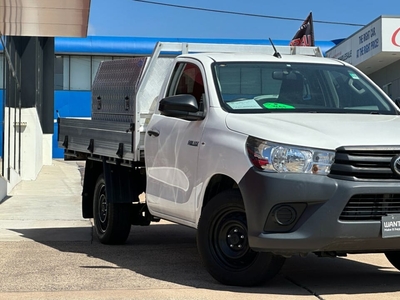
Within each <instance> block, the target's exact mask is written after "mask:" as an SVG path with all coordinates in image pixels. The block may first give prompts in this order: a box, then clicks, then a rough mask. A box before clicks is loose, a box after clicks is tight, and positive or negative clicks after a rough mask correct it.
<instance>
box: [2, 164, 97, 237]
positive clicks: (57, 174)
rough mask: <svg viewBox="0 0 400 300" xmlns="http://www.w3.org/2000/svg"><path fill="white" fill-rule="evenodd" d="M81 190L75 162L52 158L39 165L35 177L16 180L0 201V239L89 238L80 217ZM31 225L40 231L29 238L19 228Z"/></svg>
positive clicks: (87, 226)
mask: <svg viewBox="0 0 400 300" xmlns="http://www.w3.org/2000/svg"><path fill="white" fill-rule="evenodd" d="M81 192H82V185H81V175H80V171H79V165H78V163H77V162H65V161H62V160H53V164H52V165H50V166H43V168H42V170H41V172H40V173H39V176H38V178H37V179H36V180H34V181H22V182H20V183H19V184H18V185H17V186H16V187H15V188H14V189H13V190H12V191H11V192H10V193H9V195H8V196H7V197H6V198H5V199H4V200H3V201H2V203H1V205H0V241H15V240H27V239H33V240H35V241H39V242H41V241H71V240H73V241H90V240H91V239H92V225H91V222H90V220H85V219H83V218H82V212H81V198H80V195H81ZM32 228H41V229H42V230H40V231H38V233H37V234H38V236H30V237H29V238H27V237H24V236H23V235H21V234H20V230H21V229H32ZM55 228H65V229H69V230H65V231H62V230H57V231H56V230H55ZM46 229H47V230H46ZM69 231H73V234H72V235H71V234H70V232H69ZM63 232H64V233H65V234H63Z"/></svg>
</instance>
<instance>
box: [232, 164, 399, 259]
mask: <svg viewBox="0 0 400 300" xmlns="http://www.w3.org/2000/svg"><path fill="white" fill-rule="evenodd" d="M239 188H240V190H241V193H242V196H243V199H244V204H245V208H246V213H247V223H248V230H249V243H250V246H251V247H252V248H253V249H254V250H257V251H266V252H274V253H280V254H288V255H291V254H298V253H308V252H320V251H321V252H328V251H329V252H345V253H369V252H383V251H386V250H400V238H397V237H394V238H382V230H381V227H382V225H381V221H380V220H363V221H355V220H351V221H343V220H340V219H339V218H340V215H341V213H342V211H343V209H344V208H345V206H346V204H347V203H348V201H349V199H350V198H351V197H352V196H353V195H360V194H400V184H399V183H396V182H355V181H344V180H336V179H332V178H329V177H326V176H318V175H311V174H310V175H308V174H276V173H266V172H260V171H256V170H254V169H250V170H249V171H248V172H247V174H246V175H245V176H244V177H243V179H242V180H241V182H240V183H239ZM282 203H289V204H293V205H294V206H296V203H300V204H302V205H304V210H303V211H301V213H300V216H298V219H296V221H295V224H293V226H291V227H290V228H289V229H288V230H285V229H283V230H281V231H279V230H269V227H268V226H269V225H268V224H272V223H273V222H272V221H271V211H272V210H273V209H274V207H276V206H277V205H279V204H282ZM268 218H269V222H268V223H267V219H268ZM275 225H276V226H275V227H274V229H279V224H275Z"/></svg>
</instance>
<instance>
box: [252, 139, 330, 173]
mask: <svg viewBox="0 0 400 300" xmlns="http://www.w3.org/2000/svg"><path fill="white" fill-rule="evenodd" d="M246 146H247V153H248V155H249V158H250V161H251V162H252V164H253V165H254V166H255V167H257V168H259V169H261V170H266V171H272V172H292V173H309V174H320V175H328V174H329V172H330V170H331V165H332V163H333V161H334V158H335V152H333V151H325V150H320V149H311V148H303V147H297V146H292V145H283V144H275V143H271V142H268V141H263V140H260V139H257V138H254V137H249V138H248V139H247V144H246Z"/></svg>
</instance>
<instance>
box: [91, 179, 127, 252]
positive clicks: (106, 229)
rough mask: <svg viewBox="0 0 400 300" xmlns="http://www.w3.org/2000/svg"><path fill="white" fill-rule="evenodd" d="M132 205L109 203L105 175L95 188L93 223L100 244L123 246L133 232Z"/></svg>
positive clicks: (98, 180)
mask: <svg viewBox="0 0 400 300" xmlns="http://www.w3.org/2000/svg"><path fill="white" fill-rule="evenodd" d="M130 208H131V204H130V203H108V202H107V193H106V183H105V180H104V177H103V174H101V175H100V176H99V178H98V179H97V182H96V186H95V188H94V197H93V221H94V227H95V231H96V234H97V237H98V238H99V240H100V242H101V243H103V244H123V243H125V241H126V239H127V238H128V236H129V232H130V230H131V221H130V211H131V209H130Z"/></svg>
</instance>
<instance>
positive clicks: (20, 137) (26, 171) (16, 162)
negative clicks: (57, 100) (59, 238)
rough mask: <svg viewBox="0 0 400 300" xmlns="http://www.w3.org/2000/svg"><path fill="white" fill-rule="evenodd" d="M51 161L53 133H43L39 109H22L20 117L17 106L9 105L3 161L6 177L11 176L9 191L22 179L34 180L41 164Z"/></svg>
mask: <svg viewBox="0 0 400 300" xmlns="http://www.w3.org/2000/svg"><path fill="white" fill-rule="evenodd" d="M51 163H52V134H43V133H42V127H41V125H40V121H39V117H38V114H37V111H36V108H35V107H32V108H23V109H22V110H21V119H20V117H19V110H18V109H17V110H16V109H14V108H8V107H6V108H5V116H4V155H3V164H4V171H5V176H6V177H7V176H8V174H9V175H10V177H9V178H6V180H7V193H8V192H10V191H11V190H12V189H13V188H14V187H15V185H17V184H18V183H19V182H20V181H21V180H35V179H36V178H37V176H38V175H39V172H40V170H41V169H42V166H43V165H44V164H47V165H50V164H51ZM8 168H10V172H8ZM0 189H1V185H0ZM0 197H1V191H0Z"/></svg>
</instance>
